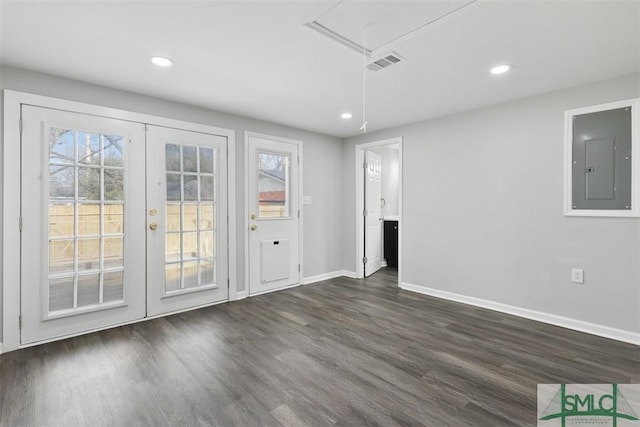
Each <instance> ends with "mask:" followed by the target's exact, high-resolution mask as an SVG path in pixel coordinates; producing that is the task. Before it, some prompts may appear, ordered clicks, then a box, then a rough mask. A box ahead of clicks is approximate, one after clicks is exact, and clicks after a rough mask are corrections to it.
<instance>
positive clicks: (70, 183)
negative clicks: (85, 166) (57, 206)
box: [49, 165, 76, 200]
mask: <svg viewBox="0 0 640 427" xmlns="http://www.w3.org/2000/svg"><path fill="white" fill-rule="evenodd" d="M75 187H76V176H75V169H74V168H73V166H59V165H50V166H49V199H53V200H55V199H73V198H74V195H75Z"/></svg>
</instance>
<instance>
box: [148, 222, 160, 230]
mask: <svg viewBox="0 0 640 427" xmlns="http://www.w3.org/2000/svg"><path fill="white" fill-rule="evenodd" d="M149 228H150V229H151V230H154V231H155V230H157V229H158V224H156V223H155V222H152V223H151V224H149Z"/></svg>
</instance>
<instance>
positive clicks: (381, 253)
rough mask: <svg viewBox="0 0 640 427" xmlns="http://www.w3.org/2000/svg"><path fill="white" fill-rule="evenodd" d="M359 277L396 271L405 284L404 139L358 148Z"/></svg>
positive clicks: (373, 143) (357, 220) (357, 264)
mask: <svg viewBox="0 0 640 427" xmlns="http://www.w3.org/2000/svg"><path fill="white" fill-rule="evenodd" d="M355 150H356V152H355V159H356V164H355V173H356V180H355V181H356V191H355V194H356V212H355V213H356V277H357V278H364V277H369V276H371V275H373V274H374V273H376V272H377V271H378V270H380V268H382V267H388V268H392V269H393V268H396V269H397V271H398V279H397V282H398V284H400V283H401V281H402V232H401V230H402V138H401V137H397V138H391V139H385V140H381V141H375V142H369V143H364V144H359V145H356V147H355Z"/></svg>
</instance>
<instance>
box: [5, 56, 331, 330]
mask: <svg viewBox="0 0 640 427" xmlns="http://www.w3.org/2000/svg"><path fill="white" fill-rule="evenodd" d="M0 88H1V89H12V90H17V91H22V92H29V93H35V94H39V95H46V96H53V97H57V98H62V99H68V100H72V101H78V102H85V103H90V104H96V105H103V106H107V107H113V108H119V109H123V110H128V111H134V112H139V113H145V114H153V115H156V116H162V117H168V118H172V119H177V120H185V121H190V122H195V123H202V124H207V125H213V126H218V127H223V128H228V129H233V130H235V131H236V161H237V163H236V167H235V171H234V170H232V171H231V172H232V173H235V174H236V186H237V187H236V197H237V203H236V213H237V224H238V226H237V233H238V234H237V236H238V242H237V243H238V246H237V261H238V265H237V266H236V269H237V277H238V283H239V285H240V289H242V286H243V284H244V280H245V278H244V241H243V236H244V234H243V233H244V218H245V215H247V213H246V212H245V210H244V134H243V132H244V131H245V130H249V131H255V132H261V133H265V134H270V135H275V136H280V137H285V138H291V139H296V140H301V141H303V159H302V160H303V164H304V176H303V185H304V188H303V191H304V194H305V195H311V196H312V197H313V204H312V205H306V206H304V208H303V209H304V248H303V249H304V261H303V262H304V275H305V277H309V276H314V275H318V274H323V273H328V272H333V271H337V270H341V269H342V257H341V244H342V241H341V237H340V236H341V230H340V224H341V223H342V221H341V215H342V211H341V209H340V204H339V203H336V199H339V197H338V196H337V195H340V194H342V173H343V168H342V164H341V159H340V158H341V154H342V151H341V141H340V139H338V138H334V137H330V136H326V135H321V134H317V133H313V132H307V131H304V130H301V129H295V128H291V127H286V126H282V125H278V124H274V123H268V122H264V121H259V120H255V119H251V118H247V117H241V116H236V115H232V114H225V113H221V112H216V111H211V110H207V109H203V108H197V107H193V106H189V105H185V104H180V103H176V102H171V101H167V100H162V99H158V98H152V97H149V96H144V95H139V94H135V93H131V92H124V91H120V90H115V89H111V88H107V87H103V86H96V85H92V84H88V83H83V82H78V81H74V80H69V79H65V78H60V77H56V76H51V75H47V74H41V73H36V72H32V71H27V70H22V69H16V68H12V67H2V68H0ZM1 109H2V106H0V111H1ZM0 117H2V114H0ZM3 143H5V142H4V141H3ZM6 143H17V141H7V142H6ZM16 161H18V159H16ZM1 163H2V162H0V167H2V166H1ZM0 176H3V174H0ZM0 188H2V183H1V182H0ZM1 233H2V229H1V227H0V241H2V240H1V239H2V236H1ZM0 255H1V254H0ZM1 259H2V257H1V256H0V260H1ZM232 268H233V267H232ZM1 272H2V265H1V261H0V280H1V278H2V274H1ZM1 286H2V283H0V289H1ZM1 298H2V292H0V310H1V309H2V301H1ZM1 322H2V315H1V312H0V334H1V331H2V324H1ZM1 341H2V340H1V339H0V342H1Z"/></svg>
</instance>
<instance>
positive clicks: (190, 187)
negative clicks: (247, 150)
mask: <svg viewBox="0 0 640 427" xmlns="http://www.w3.org/2000/svg"><path fill="white" fill-rule="evenodd" d="M22 121H23V124H24V126H23V132H22V143H21V179H22V183H21V184H22V185H21V217H22V233H21V245H20V251H21V266H20V268H21V276H22V277H21V291H20V292H21V307H20V311H21V335H20V342H21V344H23V345H24V344H29V343H34V342H38V341H44V340H50V339H55V338H57V337H64V336H69V335H75V334H78V333H82V332H84V331H90V330H95V329H102V328H105V327H109V326H111V325H117V324H123V323H128V322H132V321H135V320H139V319H142V318H144V317H146V316H152V315H159V314H163V313H168V312H171V311H177V310H184V309H188V308H191V307H197V306H201V305H206V304H210V303H212V302H217V301H221V300H225V299H227V295H228V289H227V258H226V240H227V234H226V233H227V231H226V230H227V227H226V151H225V150H226V138H224V137H218V136H214V135H208V134H199V133H194V132H187V131H182V130H175V129H167V128H161V127H156V126H149V125H145V124H142V123H135V122H130V121H125V120H118V119H112V118H106V117H98V116H92V115H86V114H80V113H73V112H67V111H61V110H55V109H50V108H43V107H35V106H28V105H23V106H22ZM145 166H146V167H145Z"/></svg>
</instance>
